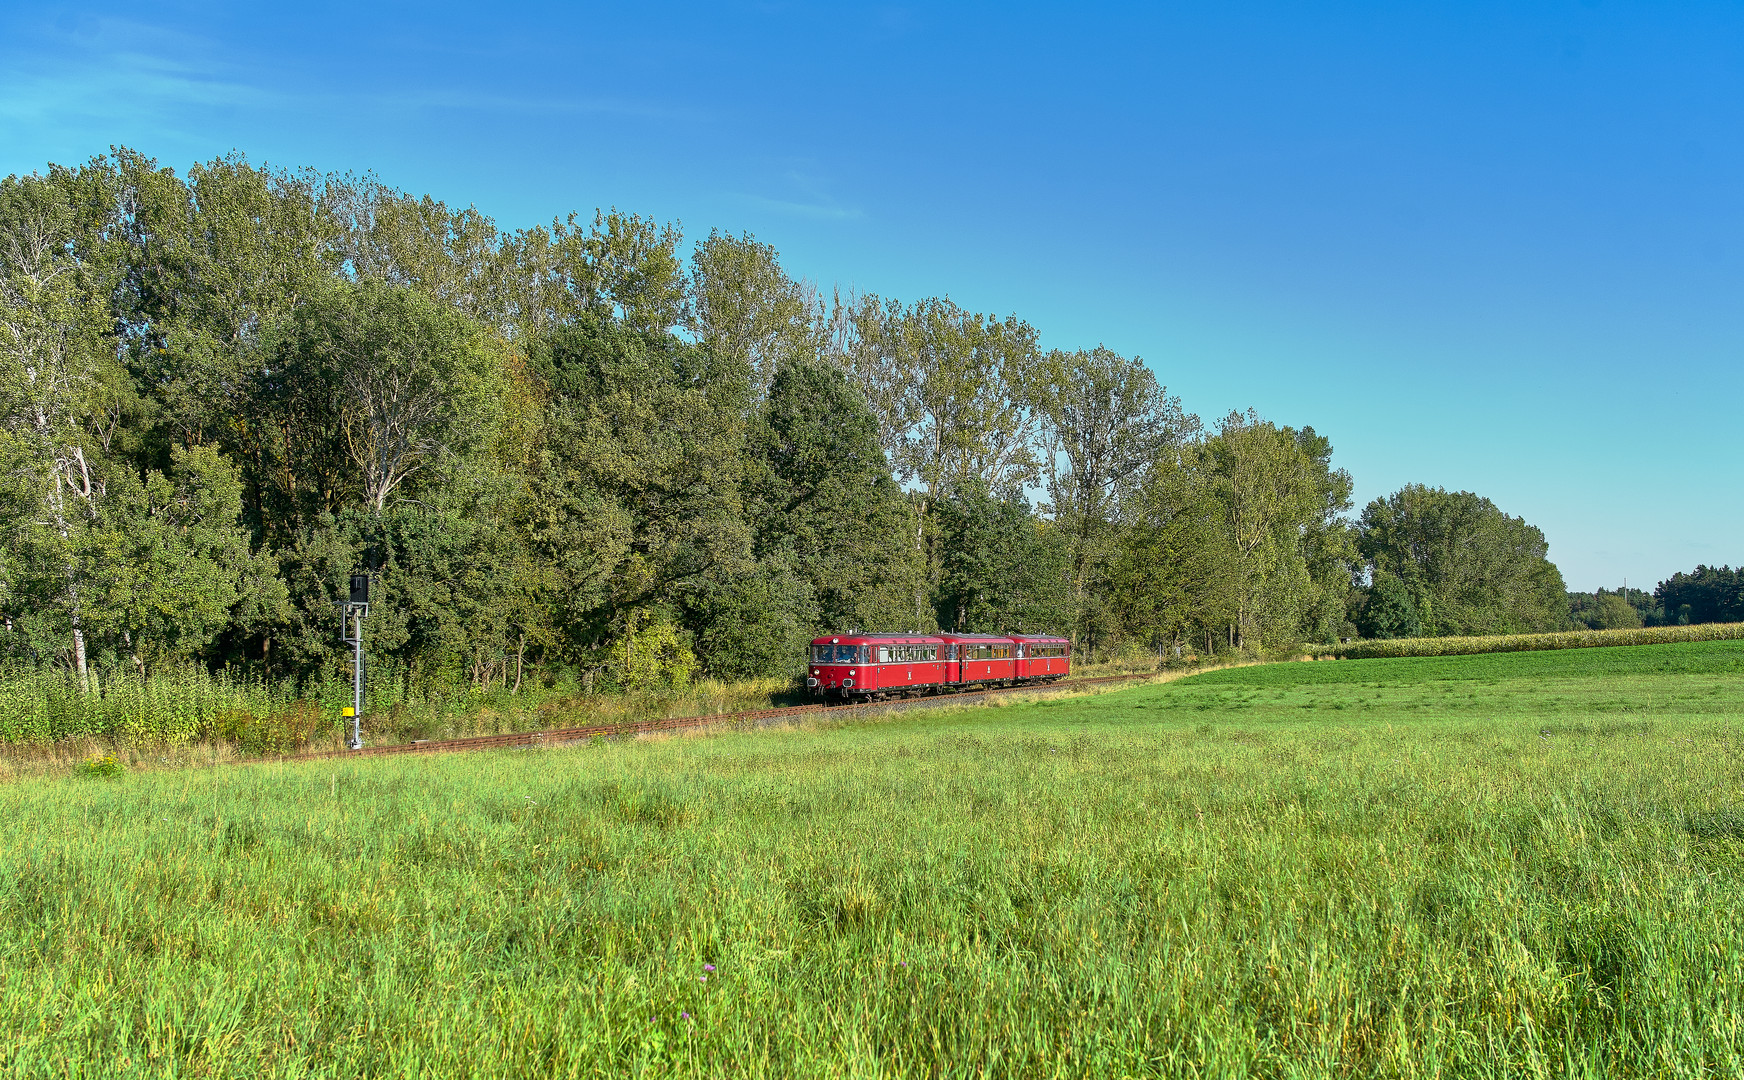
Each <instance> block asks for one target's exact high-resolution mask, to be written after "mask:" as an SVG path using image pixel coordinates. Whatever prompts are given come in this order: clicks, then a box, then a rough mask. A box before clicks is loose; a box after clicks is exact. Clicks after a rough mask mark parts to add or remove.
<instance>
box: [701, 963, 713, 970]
mask: <svg viewBox="0 0 1744 1080" xmlns="http://www.w3.org/2000/svg"><path fill="white" fill-rule="evenodd" d="M702 969H703V970H704V971H713V970H714V969H715V966H714V965H713V964H704V965H703V966H702Z"/></svg>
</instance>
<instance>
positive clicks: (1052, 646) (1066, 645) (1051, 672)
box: [1011, 634, 1072, 682]
mask: <svg viewBox="0 0 1744 1080" xmlns="http://www.w3.org/2000/svg"><path fill="white" fill-rule="evenodd" d="M1011 640H1013V641H1015V642H1017V647H1018V654H1017V655H1018V660H1017V677H1018V678H1019V679H1022V680H1024V681H1026V682H1027V681H1031V680H1034V681H1039V682H1053V681H1054V680H1055V679H1060V678H1064V677H1065V676H1067V675H1069V674H1071V672H1072V643H1071V642H1070V641H1068V640H1067V639H1065V638H1063V637H1046V636H1037V635H1034V634H1013V635H1012V636H1011Z"/></svg>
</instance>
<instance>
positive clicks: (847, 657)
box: [811, 645, 860, 664]
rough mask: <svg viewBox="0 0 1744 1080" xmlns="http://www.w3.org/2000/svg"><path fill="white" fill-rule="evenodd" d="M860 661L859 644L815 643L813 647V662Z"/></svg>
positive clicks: (854, 662) (851, 662) (848, 662)
mask: <svg viewBox="0 0 1744 1080" xmlns="http://www.w3.org/2000/svg"><path fill="white" fill-rule="evenodd" d="M859 661H860V647H859V646H858V645H813V646H812V647H811V662H812V663H814V664H856V663H859Z"/></svg>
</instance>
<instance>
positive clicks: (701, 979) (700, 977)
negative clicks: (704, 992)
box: [696, 975, 708, 982]
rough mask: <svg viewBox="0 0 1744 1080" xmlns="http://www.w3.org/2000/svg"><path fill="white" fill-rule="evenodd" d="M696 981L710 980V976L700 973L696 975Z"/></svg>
mask: <svg viewBox="0 0 1744 1080" xmlns="http://www.w3.org/2000/svg"><path fill="white" fill-rule="evenodd" d="M696 981H697V982H708V976H707V975H698V976H697V977H696Z"/></svg>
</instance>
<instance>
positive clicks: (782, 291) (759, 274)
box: [685, 230, 820, 389]
mask: <svg viewBox="0 0 1744 1080" xmlns="http://www.w3.org/2000/svg"><path fill="white" fill-rule="evenodd" d="M813 308H814V304H813V298H812V296H811V294H810V292H809V291H808V290H807V289H806V288H805V287H804V286H803V285H802V284H801V283H800V282H797V281H795V280H793V279H792V278H790V277H788V276H787V272H786V271H785V270H783V269H782V268H781V261H780V259H779V257H778V256H777V255H776V252H775V249H774V248H773V247H770V246H769V245H768V244H760V243H758V242H757V241H756V240H754V239H753V238H752V237H751V236H750V234H748V233H747V234H745V235H742V236H731V235H728V234H726V233H722V232H720V231H718V230H717V231H715V232H711V233H710V234H709V236H708V239H706V240H704V241H703V242H702V243H700V244H698V245H697V246H696V251H695V252H693V253H692V255H691V257H690V303H689V306H688V308H687V311H686V314H685V325H686V328H687V329H688V330H689V331H690V333H691V335H692V336H693V337H694V338H695V339H696V340H697V342H698V343H699V344H701V345H702V346H703V347H704V348H706V349H711V350H713V351H715V352H717V353H720V354H721V355H722V356H725V357H727V358H728V359H729V360H731V362H733V363H735V364H739V365H741V366H743V367H746V368H748V369H749V370H750V371H751V372H752V375H753V377H754V378H755V379H756V382H757V385H758V387H759V389H762V388H766V387H767V386H768V385H769V382H770V380H771V379H773V378H774V377H775V372H776V369H777V368H779V367H780V366H781V365H782V364H783V363H785V362H791V361H796V360H798V359H800V358H802V357H814V356H816V355H817V353H818V349H819V345H820V342H819V340H818V332H817V329H816V325H815V323H814V318H813V316H814V310H813Z"/></svg>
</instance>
